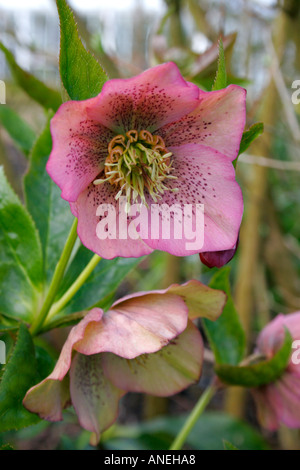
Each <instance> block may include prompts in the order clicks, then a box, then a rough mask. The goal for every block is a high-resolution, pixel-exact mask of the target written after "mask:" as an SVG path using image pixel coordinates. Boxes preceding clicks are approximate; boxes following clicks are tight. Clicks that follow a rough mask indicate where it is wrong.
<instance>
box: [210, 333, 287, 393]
mask: <svg viewBox="0 0 300 470" xmlns="http://www.w3.org/2000/svg"><path fill="white" fill-rule="evenodd" d="M291 350H292V337H291V335H290V333H289V331H288V330H287V329H286V331H285V337H284V341H283V344H282V346H281V347H280V349H278V351H277V352H276V354H275V355H274V356H273V357H272V358H271V359H265V360H262V361H259V362H257V363H255V364H250V365H245V366H231V365H228V364H224V365H218V366H216V368H215V372H216V374H217V375H218V377H219V379H220V380H221V381H222V382H223V383H225V384H227V385H238V386H242V387H249V388H254V387H261V386H263V385H267V384H269V383H271V382H275V381H276V380H277V379H279V378H280V377H281V376H282V375H283V373H284V371H285V369H286V367H287V365H288V363H289V361H290V357H291Z"/></svg>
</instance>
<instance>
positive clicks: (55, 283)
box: [30, 219, 77, 335]
mask: <svg viewBox="0 0 300 470" xmlns="http://www.w3.org/2000/svg"><path fill="white" fill-rule="evenodd" d="M76 239H77V219H75V220H74V222H73V224H72V227H71V230H70V233H69V236H68V238H67V241H66V244H65V246H64V249H63V251H62V254H61V257H60V259H59V261H58V263H57V265H56V268H55V271H54V274H53V278H52V281H51V284H50V287H49V291H48V294H47V296H46V299H45V301H44V304H43V306H42V308H41V310H40V312H39V314H38V316H37V317H36V318H35V320H34V321H33V323H32V325H31V327H30V332H31V334H32V335H36V334H37V333H38V332H39V330H40V329H41V327H42V325H43V323H44V321H45V320H46V318H47V315H48V312H49V310H50V308H51V305H52V304H53V301H54V299H55V296H56V294H57V291H58V288H59V285H60V282H61V280H62V278H63V275H64V273H65V270H66V267H67V264H68V261H69V259H70V256H71V253H72V250H73V248H74V244H75V242H76Z"/></svg>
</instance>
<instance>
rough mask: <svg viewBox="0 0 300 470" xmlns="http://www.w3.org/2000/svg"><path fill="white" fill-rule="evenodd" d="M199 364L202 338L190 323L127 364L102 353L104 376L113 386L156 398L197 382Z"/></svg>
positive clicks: (200, 366) (126, 361)
mask: <svg viewBox="0 0 300 470" xmlns="http://www.w3.org/2000/svg"><path fill="white" fill-rule="evenodd" d="M202 362H203V342H202V338H201V335H200V333H199V331H198V329H197V328H196V327H195V326H194V325H193V323H192V322H191V321H189V323H188V326H187V328H186V330H185V331H184V332H183V333H182V334H181V335H180V336H178V337H177V338H175V339H174V340H172V341H171V342H170V344H169V345H168V346H165V347H164V348H163V349H161V350H160V351H158V352H156V353H154V354H149V355H148V354H147V355H142V356H139V357H137V358H135V359H132V360H130V361H128V360H124V359H122V358H120V357H117V356H115V355H113V354H107V353H105V354H103V367H104V371H105V375H107V377H108V378H109V379H110V380H111V381H112V382H113V383H114V384H115V385H116V386H117V387H120V388H122V389H124V390H126V391H131V392H143V393H149V394H151V395H156V396H169V395H174V394H175V393H179V392H180V391H182V390H184V389H185V388H187V387H188V386H189V385H191V384H193V383H195V382H197V381H198V380H199V377H200V374H201V369H202Z"/></svg>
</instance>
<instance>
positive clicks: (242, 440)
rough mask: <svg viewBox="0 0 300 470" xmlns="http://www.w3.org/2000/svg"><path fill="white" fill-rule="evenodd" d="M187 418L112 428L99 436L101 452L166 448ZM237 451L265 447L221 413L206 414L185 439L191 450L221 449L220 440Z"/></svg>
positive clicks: (252, 433) (243, 425)
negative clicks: (225, 441) (110, 433)
mask: <svg viewBox="0 0 300 470" xmlns="http://www.w3.org/2000/svg"><path fill="white" fill-rule="evenodd" d="M186 419H187V415H182V416H163V417H160V418H155V419H153V420H151V421H145V422H143V423H140V424H139V425H129V426H116V427H115V429H114V430H112V436H111V437H110V438H109V436H107V440H106V436H105V433H104V434H103V440H102V445H103V446H104V448H105V449H110V450H114V449H119V450H123V449H124V450H125V449H126V450H134V449H140V450H152V449H159V450H161V449H168V448H169V446H170V444H171V443H172V441H173V439H174V437H175V436H176V435H177V433H178V432H179V430H180V429H181V428H182V426H183V424H184V423H185V421H186ZM224 439H225V440H227V441H229V442H232V444H233V445H234V446H236V447H237V448H238V449H240V450H267V449H268V445H267V443H266V442H265V440H264V439H263V438H262V437H261V435H260V434H259V433H258V432H257V431H255V430H254V429H253V428H252V427H251V426H249V425H248V424H246V423H245V422H243V421H240V420H238V419H236V418H233V417H232V416H229V415H227V414H225V413H221V412H211V411H209V412H206V413H204V414H203V415H201V417H200V418H199V420H198V421H197V423H196V424H195V426H194V428H193V429H192V430H191V432H190V434H189V436H188V437H187V440H186V445H187V446H188V447H189V448H191V449H195V450H224V446H223V441H224Z"/></svg>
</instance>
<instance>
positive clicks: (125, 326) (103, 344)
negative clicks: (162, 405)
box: [24, 281, 226, 439]
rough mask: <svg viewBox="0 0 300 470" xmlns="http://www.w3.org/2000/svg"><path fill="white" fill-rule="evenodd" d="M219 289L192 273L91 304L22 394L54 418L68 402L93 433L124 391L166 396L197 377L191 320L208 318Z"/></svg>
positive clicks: (196, 340) (216, 310)
mask: <svg viewBox="0 0 300 470" xmlns="http://www.w3.org/2000/svg"><path fill="white" fill-rule="evenodd" d="M225 302H226V295H225V294H224V292H222V291H217V290H213V289H211V288H209V287H207V286H204V285H203V284H201V283H200V282H198V281H189V282H188V283H186V284H183V285H181V286H180V285H177V284H175V285H172V286H170V287H169V288H168V289H166V290H163V291H152V292H140V293H138V294H133V295H129V296H127V297H124V298H122V299H120V300H118V301H117V302H115V303H114V304H113V306H112V307H111V308H110V310H109V311H108V312H106V313H104V312H103V311H102V310H101V309H99V308H94V309H93V310H91V311H90V312H89V313H88V314H87V315H86V316H85V317H84V318H83V320H82V321H81V322H80V323H79V324H78V325H76V326H75V327H74V328H72V330H71V332H70V334H69V337H68V339H67V341H66V343H65V344H64V347H63V349H62V352H61V354H60V357H59V360H58V362H57V364H56V366H55V369H54V370H53V372H52V373H51V375H49V377H47V378H46V379H45V380H43V381H42V382H41V383H40V384H38V385H35V386H34V387H32V388H31V389H30V390H29V391H28V392H27V394H26V397H25V398H24V406H25V407H26V408H27V409H28V410H30V411H31V412H33V413H38V414H39V416H40V417H41V418H43V419H47V420H50V421H58V420H61V419H62V410H63V408H65V407H66V406H67V405H68V404H70V402H71V403H72V404H73V406H74V408H75V410H76V413H77V415H78V419H79V422H80V424H81V425H82V427H83V428H85V429H87V430H89V431H91V432H94V433H95V434H96V436H97V439H99V436H100V433H101V432H102V431H103V430H105V429H107V428H108V427H109V426H110V425H111V424H112V423H113V421H114V420H115V419H116V417H117V413H118V402H119V399H120V398H121V396H122V395H124V393H126V392H128V391H134V392H144V393H150V394H152V395H158V396H168V395H173V394H175V393H178V392H179V391H181V390H183V389H184V388H186V387H188V386H189V385H190V384H192V383H195V382H197V381H198V379H199V376H200V373H201V368H202V361H203V343H202V338H201V335H200V332H199V330H198V329H197V328H196V326H195V325H194V324H193V322H192V320H194V319H196V318H198V317H206V318H209V319H210V320H215V319H216V318H217V317H218V316H219V315H220V314H221V312H222V310H223V307H224V304H225Z"/></svg>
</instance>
